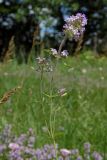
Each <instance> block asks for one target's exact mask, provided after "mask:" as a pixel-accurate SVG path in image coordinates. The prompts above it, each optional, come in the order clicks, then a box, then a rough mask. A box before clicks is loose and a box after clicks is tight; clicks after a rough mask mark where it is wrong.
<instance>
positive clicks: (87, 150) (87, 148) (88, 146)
mask: <svg viewBox="0 0 107 160" xmlns="http://www.w3.org/2000/svg"><path fill="white" fill-rule="evenodd" d="M90 148H91V145H90V143H88V142H87V143H84V150H85V153H90Z"/></svg>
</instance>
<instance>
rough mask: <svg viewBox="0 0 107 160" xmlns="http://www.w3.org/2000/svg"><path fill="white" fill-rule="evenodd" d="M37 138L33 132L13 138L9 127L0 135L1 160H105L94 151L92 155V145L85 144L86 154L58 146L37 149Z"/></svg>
mask: <svg viewBox="0 0 107 160" xmlns="http://www.w3.org/2000/svg"><path fill="white" fill-rule="evenodd" d="M35 142H36V137H35V136H34V133H33V130H32V129H29V131H28V132H27V133H26V134H21V135H20V136H19V137H16V136H13V135H12V133H11V126H10V125H7V126H6V127H5V129H4V130H3V131H2V132H1V133H0V159H1V160H4V159H8V160H71V159H72V160H83V159H85V160H88V159H90V160H103V158H102V156H101V155H100V154H99V153H98V152H96V151H94V152H92V153H91V145H90V143H85V144H84V154H82V155H80V153H79V150H78V149H69V150H68V149H66V148H63V149H59V148H58V145H57V144H54V145H48V144H46V145H44V146H43V147H42V148H35Z"/></svg>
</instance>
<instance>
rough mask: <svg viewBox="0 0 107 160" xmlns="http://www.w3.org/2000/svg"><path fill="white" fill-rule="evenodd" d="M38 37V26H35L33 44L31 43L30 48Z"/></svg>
mask: <svg viewBox="0 0 107 160" xmlns="http://www.w3.org/2000/svg"><path fill="white" fill-rule="evenodd" d="M38 35H39V26H36V27H35V31H34V34H33V42H32V48H33V47H34V46H35V44H36V41H37V40H36V37H37V36H38Z"/></svg>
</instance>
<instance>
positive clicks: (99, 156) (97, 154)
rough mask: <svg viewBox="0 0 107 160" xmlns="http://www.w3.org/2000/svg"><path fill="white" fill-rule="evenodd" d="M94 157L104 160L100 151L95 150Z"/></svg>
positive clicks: (97, 159) (96, 159)
mask: <svg viewBox="0 0 107 160" xmlns="http://www.w3.org/2000/svg"><path fill="white" fill-rule="evenodd" d="M92 157H93V158H94V160H103V158H102V156H101V155H100V154H99V153H98V152H96V151H95V152H93V154H92Z"/></svg>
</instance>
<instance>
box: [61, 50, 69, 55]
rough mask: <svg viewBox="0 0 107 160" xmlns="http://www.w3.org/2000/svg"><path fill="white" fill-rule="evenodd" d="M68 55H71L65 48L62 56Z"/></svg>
mask: <svg viewBox="0 0 107 160" xmlns="http://www.w3.org/2000/svg"><path fill="white" fill-rule="evenodd" d="M68 55H69V53H68V51H67V50H63V51H62V52H61V56H62V57H67V56H68Z"/></svg>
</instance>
